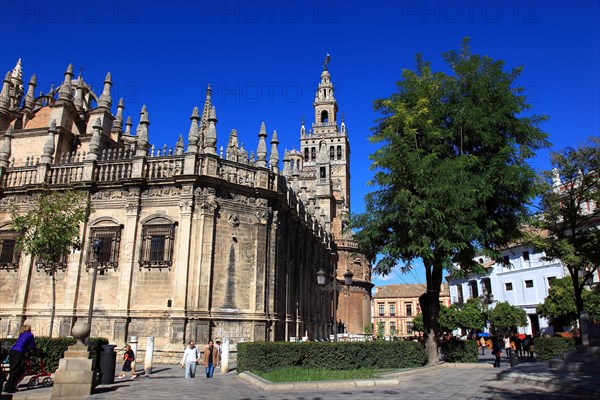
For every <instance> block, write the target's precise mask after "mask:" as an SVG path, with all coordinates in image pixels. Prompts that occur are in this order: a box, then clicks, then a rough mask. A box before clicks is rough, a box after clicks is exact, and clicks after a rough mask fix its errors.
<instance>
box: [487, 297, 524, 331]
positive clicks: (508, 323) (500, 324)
mask: <svg viewBox="0 0 600 400" xmlns="http://www.w3.org/2000/svg"><path fill="white" fill-rule="evenodd" d="M490 320H491V321H492V324H494V328H496V330H497V331H500V332H505V333H510V332H514V331H516V330H517V327H519V326H527V313H526V312H525V310H523V309H522V308H519V307H515V306H511V305H510V304H509V303H508V302H506V301H503V302H500V303H497V304H496V306H495V307H494V308H493V309H492V310H491V311H490Z"/></svg>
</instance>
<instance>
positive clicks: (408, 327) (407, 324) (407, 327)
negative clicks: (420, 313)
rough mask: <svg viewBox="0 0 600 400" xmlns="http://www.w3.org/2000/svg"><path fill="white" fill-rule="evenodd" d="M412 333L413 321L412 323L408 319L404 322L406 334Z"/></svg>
mask: <svg viewBox="0 0 600 400" xmlns="http://www.w3.org/2000/svg"><path fill="white" fill-rule="evenodd" d="M412 333H413V323H412V321H409V322H407V323H406V334H407V335H412Z"/></svg>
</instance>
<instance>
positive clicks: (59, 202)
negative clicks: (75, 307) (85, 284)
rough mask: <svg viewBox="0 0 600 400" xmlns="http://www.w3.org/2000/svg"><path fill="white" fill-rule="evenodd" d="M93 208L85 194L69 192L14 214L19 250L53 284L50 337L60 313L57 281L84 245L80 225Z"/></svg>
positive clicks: (41, 199)
mask: <svg viewBox="0 0 600 400" xmlns="http://www.w3.org/2000/svg"><path fill="white" fill-rule="evenodd" d="M89 212H90V207H89V201H88V200H87V197H86V195H85V193H81V192H74V191H72V190H67V191H64V192H49V191H48V192H43V193H42V194H41V195H40V197H39V200H38V202H37V204H36V206H35V207H34V208H33V209H32V210H29V211H28V212H26V213H24V214H21V213H20V212H19V210H18V209H17V208H14V209H13V210H12V215H11V217H12V225H13V227H14V229H15V230H16V231H18V232H20V236H19V238H18V239H17V246H18V247H17V248H18V250H19V251H23V252H24V253H25V254H28V255H31V256H32V259H33V260H35V262H36V263H37V265H38V266H40V267H42V268H43V269H44V270H45V271H46V272H47V273H48V274H49V275H50V278H51V280H52V313H51V316H50V333H49V336H50V337H52V330H53V327H54V314H55V311H56V279H55V275H56V272H57V270H58V269H61V268H64V266H65V265H64V261H63V260H64V259H65V257H66V256H67V254H68V253H69V252H70V251H71V250H72V249H78V248H79V247H80V245H81V240H80V234H79V225H80V224H81V223H82V222H84V221H85V220H86V219H87V216H88V215H89Z"/></svg>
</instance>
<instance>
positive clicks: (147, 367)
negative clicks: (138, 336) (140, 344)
mask: <svg viewBox="0 0 600 400" xmlns="http://www.w3.org/2000/svg"><path fill="white" fill-rule="evenodd" d="M153 357H154V337H153V336H148V338H147V342H146V355H145V356H144V373H145V374H146V375H151V374H152V358H153Z"/></svg>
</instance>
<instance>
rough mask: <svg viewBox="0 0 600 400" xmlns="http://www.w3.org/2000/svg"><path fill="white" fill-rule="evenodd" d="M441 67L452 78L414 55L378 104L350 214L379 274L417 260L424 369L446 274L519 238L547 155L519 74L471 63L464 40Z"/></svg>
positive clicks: (432, 350)
mask: <svg viewBox="0 0 600 400" xmlns="http://www.w3.org/2000/svg"><path fill="white" fill-rule="evenodd" d="M444 59H445V61H446V62H447V64H448V66H449V68H450V69H451V74H447V73H444V72H433V71H432V68H431V66H430V64H429V63H427V62H425V61H424V60H423V59H422V58H421V57H420V56H417V60H416V68H415V70H414V71H413V70H408V69H406V70H404V71H403V73H402V79H401V80H400V81H399V82H398V83H397V87H398V91H397V93H394V94H392V95H391V96H390V97H388V98H385V99H379V100H376V101H375V110H376V111H378V112H379V113H381V114H382V117H381V118H380V119H379V120H378V121H377V124H376V126H375V127H374V128H373V130H372V132H373V134H372V136H371V138H370V140H371V142H372V143H374V144H376V145H378V148H377V150H375V152H374V153H373V154H372V155H371V156H370V159H371V161H372V165H371V168H372V169H373V170H374V171H375V174H374V178H373V180H372V182H371V185H372V186H373V187H374V191H373V192H371V193H369V194H367V196H366V198H365V202H366V204H365V213H364V214H361V215H355V216H353V218H352V221H351V225H352V226H353V227H354V228H355V229H356V230H357V239H358V241H359V245H360V250H361V251H362V252H363V253H364V254H366V255H367V256H368V258H370V260H372V261H374V260H376V258H377V256H378V255H379V256H380V257H381V258H380V261H379V262H377V264H376V265H375V268H374V272H375V273H379V274H383V275H386V274H389V273H390V272H391V271H392V269H393V268H394V267H396V266H397V265H399V266H400V268H401V270H402V271H409V270H411V269H412V268H413V265H414V262H415V261H416V260H419V259H420V260H422V262H423V265H424V267H425V276H426V280H427V297H426V299H425V301H424V304H423V305H422V309H423V313H424V325H425V335H426V338H427V347H428V354H429V363H430V364H432V363H436V362H437V361H438V353H437V339H436V338H437V336H438V333H439V330H438V322H437V317H438V314H439V292H440V287H441V283H442V275H443V270H444V269H445V268H449V267H450V266H451V265H452V263H457V264H460V265H461V266H463V267H464V268H472V269H477V268H480V267H478V264H477V263H476V262H474V261H473V258H474V257H475V255H476V254H480V253H482V252H485V251H488V252H492V251H495V250H497V249H498V248H500V247H502V246H503V245H506V244H507V243H509V242H510V241H511V240H513V239H514V238H515V237H516V236H517V235H518V234H519V226H520V222H521V221H522V216H523V215H524V214H526V211H527V210H526V207H525V205H526V204H527V203H528V202H529V201H530V200H531V199H532V198H533V197H534V196H535V194H536V191H535V189H536V188H535V185H533V183H534V178H535V172H534V171H533V169H532V168H531V167H530V166H529V165H528V164H527V160H528V158H530V157H532V156H533V155H534V152H535V150H537V149H540V148H543V147H546V146H547V141H546V137H547V135H546V134H545V133H544V132H543V131H542V130H541V129H540V128H539V127H538V125H539V124H540V123H541V122H542V121H544V119H545V118H544V117H541V116H536V115H525V112H526V111H527V110H528V109H529V107H530V106H529V104H528V103H527V99H526V95H525V92H524V90H523V88H522V87H519V86H516V80H517V79H518V77H519V75H520V73H521V68H513V69H511V70H508V71H506V70H505V68H504V62H503V61H496V60H493V59H492V58H490V57H487V56H480V55H476V54H472V53H471V50H470V48H469V41H468V40H465V41H464V43H463V46H462V48H461V50H460V51H454V50H453V51H449V52H447V53H445V54H444Z"/></svg>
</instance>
